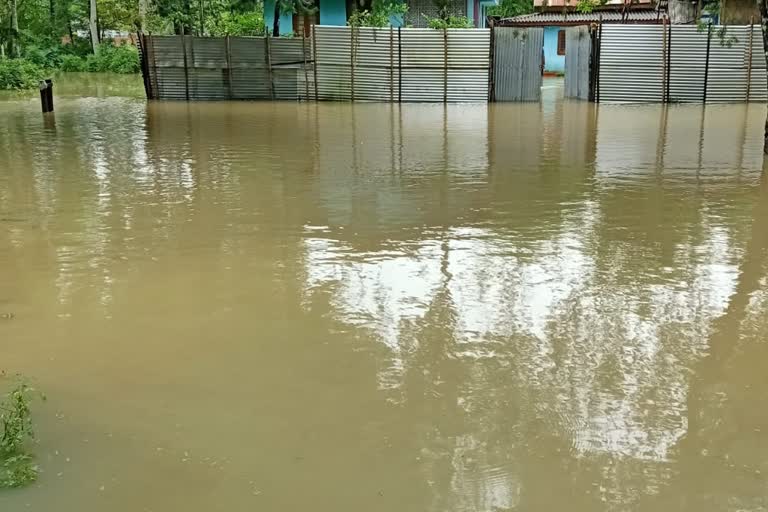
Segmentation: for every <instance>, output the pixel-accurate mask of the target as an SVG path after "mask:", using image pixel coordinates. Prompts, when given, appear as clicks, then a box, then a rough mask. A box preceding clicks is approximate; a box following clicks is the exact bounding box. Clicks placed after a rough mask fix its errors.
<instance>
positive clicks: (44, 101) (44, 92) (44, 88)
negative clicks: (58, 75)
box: [40, 78, 53, 114]
mask: <svg viewBox="0 0 768 512" xmlns="http://www.w3.org/2000/svg"><path fill="white" fill-rule="evenodd" d="M40 106H41V107H42V110H43V114H47V113H48V112H53V80H51V79H50V78H47V79H45V80H40Z"/></svg>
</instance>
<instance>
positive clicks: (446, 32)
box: [443, 28, 448, 103]
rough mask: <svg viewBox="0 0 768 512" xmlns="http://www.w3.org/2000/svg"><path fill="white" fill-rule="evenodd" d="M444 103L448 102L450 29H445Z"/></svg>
mask: <svg viewBox="0 0 768 512" xmlns="http://www.w3.org/2000/svg"><path fill="white" fill-rule="evenodd" d="M443 103H448V29H447V28H444V29H443Z"/></svg>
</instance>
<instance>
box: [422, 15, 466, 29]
mask: <svg viewBox="0 0 768 512" xmlns="http://www.w3.org/2000/svg"><path fill="white" fill-rule="evenodd" d="M424 17H425V18H427V26H428V27H429V28H434V29H444V28H474V27H475V25H474V23H472V20H470V19H469V18H467V17H466V16H448V17H447V18H430V17H429V16H424Z"/></svg>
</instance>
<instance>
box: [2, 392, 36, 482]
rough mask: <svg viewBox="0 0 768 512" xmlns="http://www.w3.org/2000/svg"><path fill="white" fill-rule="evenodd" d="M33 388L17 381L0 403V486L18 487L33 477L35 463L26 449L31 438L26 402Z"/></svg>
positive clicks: (34, 475) (30, 418)
mask: <svg viewBox="0 0 768 512" xmlns="http://www.w3.org/2000/svg"><path fill="white" fill-rule="evenodd" d="M34 395H35V390H34V389H33V388H31V387H29V386H28V385H27V384H25V383H23V382H22V383H19V384H17V385H16V386H15V387H14V388H13V390H12V391H11V392H10V393H8V395H7V396H6V398H5V400H4V401H3V402H1V403H0V488H9V487H20V486H22V485H26V484H29V483H32V482H34V481H35V480H36V479H37V472H38V469H37V466H36V465H35V464H34V462H33V460H32V456H31V455H30V454H29V453H27V452H26V450H25V448H26V444H27V442H28V441H31V440H33V439H34V438H35V433H34V430H33V429H32V415H31V411H30V402H31V399H32V397H33V396H34Z"/></svg>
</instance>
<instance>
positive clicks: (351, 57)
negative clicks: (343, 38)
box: [349, 27, 355, 101]
mask: <svg viewBox="0 0 768 512" xmlns="http://www.w3.org/2000/svg"><path fill="white" fill-rule="evenodd" d="M349 78H350V86H351V88H352V101H355V27H349Z"/></svg>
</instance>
